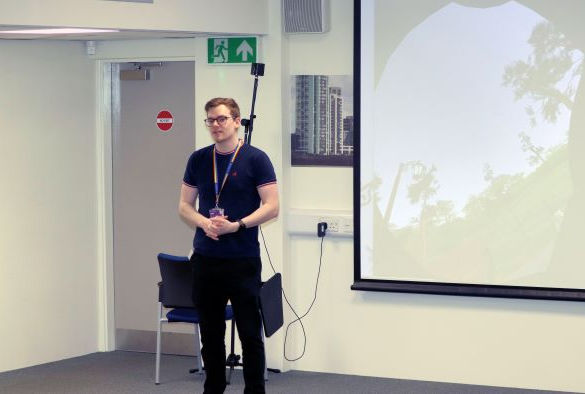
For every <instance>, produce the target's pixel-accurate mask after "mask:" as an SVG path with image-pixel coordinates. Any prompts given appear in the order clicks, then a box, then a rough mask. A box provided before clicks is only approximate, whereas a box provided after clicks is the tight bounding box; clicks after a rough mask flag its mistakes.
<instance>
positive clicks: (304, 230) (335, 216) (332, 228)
mask: <svg viewBox="0 0 585 394" xmlns="http://www.w3.org/2000/svg"><path fill="white" fill-rule="evenodd" d="M320 222H325V223H327V236H332V237H343V238H352V237H353V212H352V211H341V210H339V211H337V210H327V209H325V210H324V209H291V210H290V211H289V215H288V231H289V233H291V234H296V235H309V236H317V223H320Z"/></svg>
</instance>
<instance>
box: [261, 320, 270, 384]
mask: <svg viewBox="0 0 585 394" xmlns="http://www.w3.org/2000/svg"><path fill="white" fill-rule="evenodd" d="M260 334H261V335H262V343H263V344H264V381H265V382H267V381H268V365H266V338H265V337H264V325H263V324H260Z"/></svg>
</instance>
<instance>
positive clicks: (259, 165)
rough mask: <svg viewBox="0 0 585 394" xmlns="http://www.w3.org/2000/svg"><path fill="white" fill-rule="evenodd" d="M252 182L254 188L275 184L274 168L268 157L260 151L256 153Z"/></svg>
mask: <svg viewBox="0 0 585 394" xmlns="http://www.w3.org/2000/svg"><path fill="white" fill-rule="evenodd" d="M254 164H255V170H256V171H254V181H255V183H256V187H262V186H264V185H269V184H271V183H276V174H275V172H274V167H273V166H272V163H271V162H270V159H269V158H268V155H267V154H266V153H264V152H262V151H260V152H258V155H257V156H256V160H255V163H254Z"/></svg>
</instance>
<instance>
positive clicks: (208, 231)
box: [203, 216, 240, 241]
mask: <svg viewBox="0 0 585 394" xmlns="http://www.w3.org/2000/svg"><path fill="white" fill-rule="evenodd" d="M239 227H240V226H239V224H238V222H230V221H229V220H228V218H227V216H215V217H212V218H210V219H209V220H208V221H207V224H206V225H205V226H204V227H203V231H205V235H207V236H208V237H209V238H211V239H213V240H215V241H217V240H219V236H220V235H223V234H229V233H235V232H236V231H238V229H239Z"/></svg>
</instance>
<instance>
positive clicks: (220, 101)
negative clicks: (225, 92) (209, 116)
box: [205, 97, 240, 118]
mask: <svg viewBox="0 0 585 394" xmlns="http://www.w3.org/2000/svg"><path fill="white" fill-rule="evenodd" d="M220 105H225V106H226V107H227V108H228V109H229V110H230V114H231V115H232V116H233V117H234V118H239V117H240V107H239V106H238V103H236V100H234V99H233V98H229V97H216V98H213V99H211V100H209V101H208V102H207V103H205V113H207V112H209V110H210V109H211V108H215V107H218V106H220Z"/></svg>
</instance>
